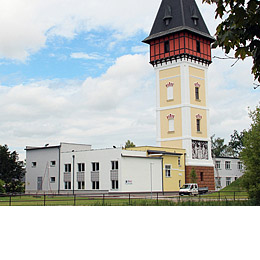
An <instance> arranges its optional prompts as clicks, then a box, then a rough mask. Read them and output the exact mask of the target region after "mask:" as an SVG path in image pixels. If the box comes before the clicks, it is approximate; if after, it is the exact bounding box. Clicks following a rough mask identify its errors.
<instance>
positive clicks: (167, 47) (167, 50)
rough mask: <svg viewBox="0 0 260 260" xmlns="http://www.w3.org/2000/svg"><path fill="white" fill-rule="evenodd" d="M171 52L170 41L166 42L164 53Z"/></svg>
mask: <svg viewBox="0 0 260 260" xmlns="http://www.w3.org/2000/svg"><path fill="white" fill-rule="evenodd" d="M169 52H170V43H169V41H165V42H164V53H169Z"/></svg>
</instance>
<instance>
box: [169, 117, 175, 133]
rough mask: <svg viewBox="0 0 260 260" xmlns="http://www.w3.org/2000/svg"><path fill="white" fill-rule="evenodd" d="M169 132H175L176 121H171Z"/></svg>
mask: <svg viewBox="0 0 260 260" xmlns="http://www.w3.org/2000/svg"><path fill="white" fill-rule="evenodd" d="M169 132H174V119H169Z"/></svg>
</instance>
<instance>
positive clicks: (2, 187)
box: [0, 180, 5, 194]
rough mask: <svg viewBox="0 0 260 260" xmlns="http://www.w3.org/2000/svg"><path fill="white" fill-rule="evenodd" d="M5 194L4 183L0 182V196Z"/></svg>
mask: <svg viewBox="0 0 260 260" xmlns="http://www.w3.org/2000/svg"><path fill="white" fill-rule="evenodd" d="M2 193H5V183H4V181H2V180H0V194H2Z"/></svg>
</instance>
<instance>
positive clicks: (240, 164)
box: [237, 162, 243, 170]
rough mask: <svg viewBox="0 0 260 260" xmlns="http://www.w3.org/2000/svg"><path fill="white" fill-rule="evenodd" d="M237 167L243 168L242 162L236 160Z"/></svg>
mask: <svg viewBox="0 0 260 260" xmlns="http://www.w3.org/2000/svg"><path fill="white" fill-rule="evenodd" d="M237 168H238V170H243V164H242V162H238V163H237Z"/></svg>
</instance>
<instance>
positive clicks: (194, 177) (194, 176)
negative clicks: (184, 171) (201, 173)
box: [190, 168, 198, 183]
mask: <svg viewBox="0 0 260 260" xmlns="http://www.w3.org/2000/svg"><path fill="white" fill-rule="evenodd" d="M197 180H198V177H197V174H196V171H195V169H194V168H192V169H191V171H190V181H191V183H196V182H197Z"/></svg>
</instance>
